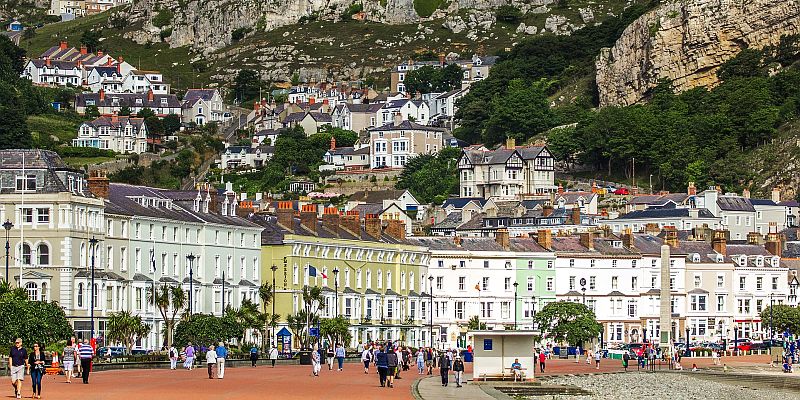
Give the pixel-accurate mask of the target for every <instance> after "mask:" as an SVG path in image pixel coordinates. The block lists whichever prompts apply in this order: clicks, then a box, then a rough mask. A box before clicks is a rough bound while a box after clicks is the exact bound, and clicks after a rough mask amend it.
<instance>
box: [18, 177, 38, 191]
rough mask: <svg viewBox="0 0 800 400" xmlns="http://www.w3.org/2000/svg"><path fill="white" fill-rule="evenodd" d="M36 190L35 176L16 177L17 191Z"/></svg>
mask: <svg viewBox="0 0 800 400" xmlns="http://www.w3.org/2000/svg"><path fill="white" fill-rule="evenodd" d="M24 190H36V175H25V176H17V191H24Z"/></svg>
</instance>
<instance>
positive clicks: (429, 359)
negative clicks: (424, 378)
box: [425, 347, 433, 375]
mask: <svg viewBox="0 0 800 400" xmlns="http://www.w3.org/2000/svg"><path fill="white" fill-rule="evenodd" d="M425 366H426V367H428V375H433V350H432V349H431V348H430V347H428V348H427V349H425Z"/></svg>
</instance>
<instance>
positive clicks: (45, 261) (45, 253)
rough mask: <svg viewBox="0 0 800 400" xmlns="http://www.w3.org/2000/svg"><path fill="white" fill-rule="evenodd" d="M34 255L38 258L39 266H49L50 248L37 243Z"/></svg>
mask: <svg viewBox="0 0 800 400" xmlns="http://www.w3.org/2000/svg"><path fill="white" fill-rule="evenodd" d="M36 254H37V256H38V257H39V260H38V261H39V265H50V247H48V246H47V245H46V244H44V243H39V246H38V247H36Z"/></svg>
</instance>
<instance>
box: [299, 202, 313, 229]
mask: <svg viewBox="0 0 800 400" xmlns="http://www.w3.org/2000/svg"><path fill="white" fill-rule="evenodd" d="M300 225H301V226H302V227H303V228H306V229H307V230H309V231H311V233H313V234H316V233H317V205H316V204H304V205H303V207H302V208H301V209H300Z"/></svg>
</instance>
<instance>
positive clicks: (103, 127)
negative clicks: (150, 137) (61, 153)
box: [72, 115, 147, 153]
mask: <svg viewBox="0 0 800 400" xmlns="http://www.w3.org/2000/svg"><path fill="white" fill-rule="evenodd" d="M72 145H73V146H75V147H94V148H96V149H102V150H112V151H115V152H117V153H144V152H146V151H147V125H146V124H145V122H144V119H143V118H130V117H118V116H116V115H114V116H111V117H100V118H97V119H95V120H94V121H89V122H84V123H82V124H81V126H80V127H79V128H78V137H77V138H75V139H72Z"/></svg>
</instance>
